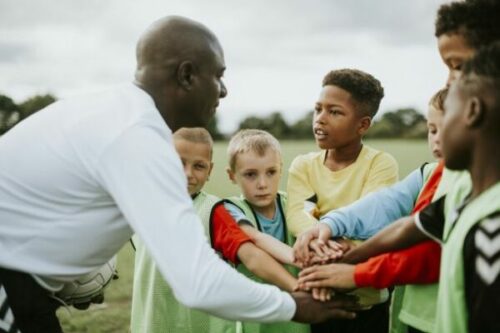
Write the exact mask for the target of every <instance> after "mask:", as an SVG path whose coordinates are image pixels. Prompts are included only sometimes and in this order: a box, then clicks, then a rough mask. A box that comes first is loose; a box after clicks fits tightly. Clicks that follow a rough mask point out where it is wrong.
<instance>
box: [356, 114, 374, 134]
mask: <svg viewBox="0 0 500 333" xmlns="http://www.w3.org/2000/svg"><path fill="white" fill-rule="evenodd" d="M371 124H372V118H371V117H368V116H364V117H362V118H361V119H360V120H359V128H358V134H359V135H364V134H365V133H366V131H368V129H369V128H370V126H371Z"/></svg>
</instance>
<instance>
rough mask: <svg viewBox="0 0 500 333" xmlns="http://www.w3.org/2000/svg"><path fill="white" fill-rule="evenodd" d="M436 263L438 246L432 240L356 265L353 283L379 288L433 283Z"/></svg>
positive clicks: (439, 251) (437, 275)
mask: <svg viewBox="0 0 500 333" xmlns="http://www.w3.org/2000/svg"><path fill="white" fill-rule="evenodd" d="M440 262H441V246H440V245H439V244H438V243H436V242H434V241H425V242H423V243H420V244H417V245H415V246H412V247H409V248H406V249H403V250H399V251H395V252H389V253H385V254H382V255H379V256H376V257H373V258H370V259H369V260H368V261H366V262H363V263H360V264H357V265H356V269H355V274H354V280H355V283H356V286H358V287H373V288H379V289H380V288H388V287H391V286H394V285H403V284H427V283H436V282H437V281H438V279H439V267H440Z"/></svg>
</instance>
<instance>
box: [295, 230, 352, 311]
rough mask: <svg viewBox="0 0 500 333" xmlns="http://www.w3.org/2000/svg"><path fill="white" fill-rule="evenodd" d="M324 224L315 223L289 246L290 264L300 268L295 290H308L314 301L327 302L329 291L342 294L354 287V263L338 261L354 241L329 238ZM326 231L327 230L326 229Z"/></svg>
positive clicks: (330, 293) (330, 294)
mask: <svg viewBox="0 0 500 333" xmlns="http://www.w3.org/2000/svg"><path fill="white" fill-rule="evenodd" d="M324 228H328V227H327V226H324V225H323V226H315V227H313V228H312V229H310V230H309V231H306V232H305V233H303V234H301V235H300V236H299V237H298V238H297V241H296V243H295V245H294V247H293V254H294V264H295V265H296V266H297V267H299V268H301V269H302V270H301V272H300V273H299V278H298V284H297V287H296V290H297V291H307V292H311V294H312V297H313V298H314V299H315V300H319V301H322V302H325V301H329V300H330V299H331V297H332V294H339V293H340V294H342V293H346V292H349V291H352V290H353V289H355V288H356V285H355V283H354V266H353V265H349V264H344V263H342V262H341V261H342V258H343V256H344V254H345V253H347V252H348V251H349V250H351V249H352V248H354V247H355V246H356V245H355V244H354V242H352V241H350V240H347V239H343V238H338V239H335V240H332V239H330V233H329V232H323V231H324ZM328 231H329V230H328Z"/></svg>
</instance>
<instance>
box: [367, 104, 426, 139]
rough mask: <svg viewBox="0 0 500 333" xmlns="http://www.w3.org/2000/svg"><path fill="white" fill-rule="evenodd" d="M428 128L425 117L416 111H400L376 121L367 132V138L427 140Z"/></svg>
mask: <svg viewBox="0 0 500 333" xmlns="http://www.w3.org/2000/svg"><path fill="white" fill-rule="evenodd" d="M426 136H427V127H426V121H425V117H424V116H423V115H422V114H421V113H419V112H418V111H417V110H415V109H411V108H406V109H398V110H396V111H392V112H386V113H384V114H383V115H382V118H381V119H380V120H378V121H375V122H374V124H373V125H372V127H371V128H370V130H369V131H368V132H367V134H366V137H367V138H405V139H415V138H425V137H426Z"/></svg>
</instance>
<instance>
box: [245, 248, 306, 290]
mask: <svg viewBox="0 0 500 333" xmlns="http://www.w3.org/2000/svg"><path fill="white" fill-rule="evenodd" d="M238 257H239V259H240V261H241V262H242V263H243V264H244V265H245V266H246V267H247V268H248V270H250V271H251V272H252V273H254V274H255V275H257V276H258V277H260V278H261V279H263V280H265V281H266V282H269V283H272V284H274V285H276V286H278V287H280V288H281V289H283V290H286V291H289V292H291V291H293V290H294V289H295V287H296V286H297V279H295V278H294V277H293V276H292V275H291V274H290V273H289V272H288V271H287V270H286V269H285V268H284V267H283V266H282V265H281V264H279V263H278V262H277V261H276V260H274V258H273V257H271V256H270V255H269V254H267V253H266V252H264V251H263V250H261V249H259V248H258V247H256V246H255V245H254V244H252V243H245V244H243V245H242V246H241V247H240V249H239V251H238Z"/></svg>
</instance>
